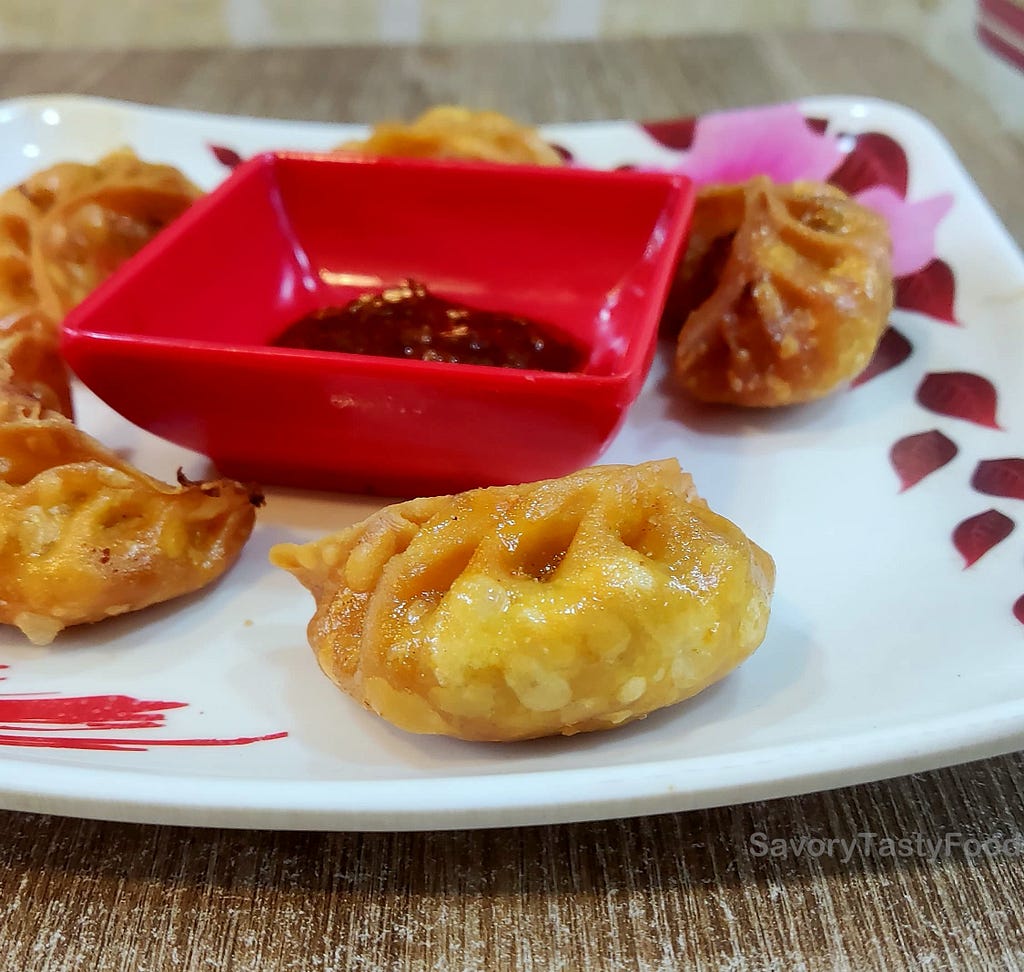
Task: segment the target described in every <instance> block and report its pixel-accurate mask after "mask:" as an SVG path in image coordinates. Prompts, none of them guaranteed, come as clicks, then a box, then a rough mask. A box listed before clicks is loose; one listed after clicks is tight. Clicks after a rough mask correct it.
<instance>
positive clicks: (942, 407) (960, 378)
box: [917, 371, 1000, 429]
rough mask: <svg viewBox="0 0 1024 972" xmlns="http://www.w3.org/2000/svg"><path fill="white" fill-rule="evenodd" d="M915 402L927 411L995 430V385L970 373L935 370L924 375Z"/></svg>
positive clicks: (996, 426)
mask: <svg viewBox="0 0 1024 972" xmlns="http://www.w3.org/2000/svg"><path fill="white" fill-rule="evenodd" d="M917 401H918V403H919V404H921V405H923V406H924V407H925V408H927V409H928V410H929V411H932V412H937V413H938V414H939V415H950V416H952V417H953V418H960V419H963V420H964V421H966V422H974V423H975V424H976V425H983V426H985V427H986V428H989V429H998V428H999V427H1000V426H999V424H998V423H997V422H996V406H997V404H998V396H997V395H996V389H995V386H994V385H993V384H992V382H990V381H989V380H988V379H987V378H983V377H982V376H981V375H976V374H973V373H972V372H970V371H936V372H931V373H930V374H927V375H925V376H924V379H923V380H922V382H921V384H920V385H919V386H918V389H917Z"/></svg>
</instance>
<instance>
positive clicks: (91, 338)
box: [63, 153, 693, 495]
mask: <svg viewBox="0 0 1024 972" xmlns="http://www.w3.org/2000/svg"><path fill="white" fill-rule="evenodd" d="M692 206H693V190H692V187H691V186H690V184H689V182H688V181H687V180H686V179H685V177H682V176H672V175H663V174H651V173H632V172H597V171H590V170H582V169H571V168H565V169H559V168H541V167H527V166H498V165H478V164H469V163H466V164H459V163H450V162H446V163H439V162H431V161H422V160H417V161H411V160H404V159H403V160H399V159H361V158H352V157H343V156H313V155H303V154H290V153H278V154H266V155H261V156H258V157H256V158H254V159H252V160H250V161H249V162H247V163H245V164H244V165H242V166H240V167H239V168H238V169H236V170H235V172H234V173H233V174H232V175H231V176H230V177H229V178H228V179H227V180H226V181H225V182H224V183H223V184H222V185H221V186H220V187H219V188H218V189H216V190H215V191H214V192H212V193H211V194H210V195H209V196H207V197H205V198H203V199H201V200H200V201H199V202H197V203H196V204H195V205H194V206H193V207H192V208H191V209H189V210H188V211H187V212H186V213H185V214H184V215H183V216H182V217H180V218H179V219H178V220H177V221H176V222H175V223H174V224H173V225H172V226H171V227H169V228H168V229H167V230H165V231H164V232H163V233H161V234H160V235H159V236H158V237H157V238H156V239H155V240H154V241H153V242H152V243H150V244H149V245H147V246H146V247H145V248H144V249H143V250H142V251H141V252H140V253H139V254H137V255H136V256H135V257H134V258H132V259H131V260H130V261H128V263H126V264H125V265H124V266H123V267H122V268H121V270H119V271H118V272H117V273H116V274H115V275H114V276H113V277H112V278H111V279H110V280H109V281H107V283H105V284H104V285H103V286H101V287H100V288H98V289H97V290H96V291H95V292H94V293H93V294H92V295H91V296H90V297H89V298H88V299H86V300H85V301H84V302H83V303H82V304H80V305H79V306H78V307H77V308H76V309H75V310H74V311H73V312H72V313H71V314H70V315H69V316H68V317H67V319H66V321H65V323H64V337H63V350H64V353H65V356H66V358H67V360H68V362H69V363H70V365H71V367H72V368H73V369H74V370H75V372H76V373H77V374H78V375H79V377H80V378H81V379H82V380H83V381H84V382H85V383H86V384H87V385H88V386H89V387H90V388H92V389H93V390H94V391H95V392H96V393H97V394H98V395H99V396H100V397H101V398H103V399H104V400H105V401H106V402H108V403H109V404H110V405H111V406H112V407H113V408H114V409H116V410H117V411H118V412H120V413H121V414H122V415H124V416H125V417H126V418H127V419H129V420H130V421H132V422H134V423H135V424H136V425H139V426H141V427H142V428H144V429H147V430H149V431H150V432H153V433H155V434H156V435H159V436H162V437H164V438H166V439H169V440H171V441H172V442H176V443H178V444H180V445H183V446H186V447H188V448H190V449H194V450H196V451H199V452H202V453H205V454H206V455H208V456H210V458H211V459H213V461H214V462H215V463H216V464H217V466H218V467H219V469H220V470H221V472H222V473H224V474H225V475H229V476H234V477H236V478H239V479H251V480H258V481H260V482H263V483H267V484H284V485H292V486H302V487H312V488H320V489H344V490H349V491H354V492H375V493H382V494H387V495H410V494H428V493H439V492H447V491H453V490H460V489H464V488H468V487H471V486H481V485H492V484H500V483H510V482H523V481H527V480H533V479H540V478H547V477H553V476H561V475H564V474H566V473H568V472H570V471H572V470H574V469H577V468H579V467H581V466H584V465H587V464H589V463H592V462H593V461H594V460H595V459H597V457H598V456H599V455H600V453H601V451H602V450H603V449H604V448H605V446H606V445H607V444H608V442H609V440H610V439H611V437H612V436H613V435H614V433H615V431H616V430H617V429H618V427H619V425H620V424H621V422H622V419H623V418H624V416H625V413H626V410H627V408H628V407H629V405H630V404H631V403H632V402H633V400H634V399H635V398H636V396H637V394H638V393H639V391H640V388H641V385H642V384H643V380H644V377H645V376H646V374H647V371H648V369H649V367H650V363H651V358H652V355H653V350H654V345H655V340H656V335H657V327H658V318H659V316H660V314H661V310H662V307H663V304H664V301H665V297H666V293H667V289H668V286H669V283H670V280H671V276H672V273H673V268H674V266H675V262H676V259H677V257H678V255H679V251H680V248H681V246H682V243H683V240H684V236H685V233H686V230H687V228H688V225H689V219H690V214H691V211H692ZM403 279H412V280H415V281H418V282H421V283H423V284H425V285H426V286H427V287H428V288H429V290H430V292H431V293H432V294H435V295H437V296H439V297H442V298H445V299H447V300H450V301H455V302H458V303H461V304H465V305H468V306H470V307H473V308H478V309H481V310H492V311H501V312H503V313H507V314H510V315H515V316H520V317H524V318H529V319H532V320H535V321H538V322H548V323H550V324H551V325H553V326H554V327H555V328H556V329H557V331H558V333H560V334H562V335H565V336H566V337H567V338H569V339H570V340H572V341H573V342H575V343H577V344H579V345H581V346H582V348H583V351H584V355H583V356H584V359H585V360H584V363H583V365H582V367H581V368H580V369H579V370H578V371H574V372H569V373H557V372H547V371H533V370H515V369H511V368H499V367H493V366H489V365H469V364H450V363H443V362H436V361H419V360H403V359H399V358H389V357H377V356H371V355H362V354H342V353H336V352H322V351H308V350H297V349H290V348H278V347H271V346H269V342H271V341H272V340H273V339H274V338H275V337H276V336H277V335H279V334H280V333H281V332H282V331H283V330H284V329H285V328H286V327H287V326H288V325H289V324H291V323H292V322H294V321H296V320H298V319H299V318H302V317H304V316H306V315H308V314H310V313H312V312H314V311H316V310H318V309H322V308H326V307H338V306H342V305H345V304H347V303H348V302H349V301H351V300H353V299H354V298H355V297H357V296H359V295H361V294H363V293H367V292H374V291H380V290H381V289H383V288H385V287H388V286H392V285H394V284H395V283H397V282H398V281H401V280H403Z"/></svg>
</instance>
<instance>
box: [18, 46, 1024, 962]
mask: <svg viewBox="0 0 1024 972" xmlns="http://www.w3.org/2000/svg"><path fill="white" fill-rule="evenodd" d="M69 91H74V92H80V93H83V94H97V95H106V96H109V97H118V98H125V99H130V100H137V101H143V102H149V103H153V104H164V105H177V106H181V107H187V108H201V109H206V110H211V111H224V112H239V113H249V114H257V115H269V116H281V117H292V118H309V119H337V120H346V121H370V120H374V119H377V118H380V117H382V116H386V115H410V114H412V113H413V112H416V111H418V110H420V109H421V108H423V107H425V106H427V105H429V104H432V103H435V102H439V101H457V102H465V103H473V104H479V105H484V104H488V105H492V106H494V107H497V108H499V109H502V110H505V111H508V112H510V113H512V114H515V115H518V116H520V117H522V118H525V119H528V120H531V121H535V122H544V121H558V120H583V119H600V118H610V117H642V118H659V117H673V116H679V115H686V114H692V113H695V112H698V111H707V110H709V109H713V108H721V107H728V106H735V105H741V104H750V103H756V102H762V101H769V100H776V99H784V98H792V97H797V96H802V95H810V94H827V93H860V94H865V95H875V96H878V97H884V98H889V99H891V100H895V101H901V102H903V103H905V104H907V105H909V106H911V107H913V108H915V109H917V110H918V111H921V112H922V113H923V114H925V115H926V116H928V117H929V118H931V119H932V121H934V122H935V124H936V125H937V126H938V127H939V128H940V129H941V130H942V131H943V133H944V134H945V135H946V137H947V138H948V139H949V140H950V141H951V142H952V143H953V145H954V147H955V148H956V149H957V151H958V152H959V153H960V155H961V158H963V160H964V161H965V164H966V165H967V168H968V169H969V170H970V171H971V173H972V174H973V175H974V177H975V179H976V180H977V181H978V182H979V184H980V186H981V188H982V190H983V191H984V192H985V193H986V195H987V196H988V197H989V199H990V200H991V201H992V202H993V204H994V206H995V208H996V209H997V211H998V212H999V213H1000V215H1001V216H1002V218H1003V219H1004V221H1005V222H1006V223H1007V225H1008V227H1009V228H1010V230H1011V232H1012V233H1014V234H1015V235H1016V237H1017V239H1018V240H1024V196H1022V195H1021V194H1020V193H1019V190H1018V188H1017V185H1018V181H1019V176H1020V172H1021V171H1022V170H1024V169H1022V163H1024V146H1022V145H1021V143H1020V142H1019V141H1017V140H1015V139H1013V138H1011V137H1010V136H1008V135H1006V134H1005V133H1003V132H1001V131H1000V130H999V128H998V125H997V123H996V119H995V116H994V115H993V113H992V112H991V111H990V110H989V108H988V107H987V106H986V105H985V104H983V103H982V102H981V101H980V100H979V99H978V98H977V97H975V96H973V95H972V94H970V93H968V92H967V91H965V90H964V89H963V88H962V87H960V86H959V85H958V84H957V83H956V82H955V81H954V80H953V79H952V78H951V77H950V76H949V75H948V74H946V73H945V72H943V71H942V70H940V69H939V68H937V67H936V66H934V65H933V64H931V63H930V62H928V61H927V60H926V59H925V58H924V57H923V56H922V55H921V54H920V53H918V52H917V51H916V50H915V49H914V48H912V47H910V46H908V45H907V44H906V43H904V42H902V41H898V40H895V39H892V38H887V37H883V36H875V35H867V34H852V35H845V36H819V35H813V34H773V35H764V36H758V37H743V36H739V37H714V38H699V39H677V40H663V41H635V42H607V43H599V44H585V45H504V46H500V47H493V46H492V47H467V48H451V49H441V48H388V49H385V48H357V49H349V50H324V49H314V50H300V49H288V50H272V51H209V50H202V51H178V52H173V51H171V52H168V51H153V52H139V51H136V52H124V51H121V52H107V53H103V52H51V53H43V54H31V53H19V54H9V55H5V57H4V71H3V72H2V77H0V97H12V96H17V95H23V94H31V93H40V92H69ZM1022 798H1024V758H1022V756H1021V755H1020V754H1017V755H1013V756H1007V757H1004V758H1001V759H993V760H986V761H983V762H978V763H973V764H969V765H966V766H961V767H957V768H954V769H951V770H945V771H941V772H936V773H928V774H922V775H918V776H913V777H905V778H902V779H899V780H895V781H891V782H886V783H878V784H872V785H868V786H861V787H855V788H849V789H845V790H837V791H834V792H830V793H823V794H816V795H810V796H806V797H802V798H796V799H786V800H776V801H772V802H769V803H756V804H750V805H746V806H739V807H731V808H723V809H718V810H709V811H700V812H691V813H681V814H673V815H666V816H660V817H652V818H648V819H639V820H622V821H609V822H604V823H596V824H580V825H573V826H562V827H537V828H524V829H517V830H494V831H484V832H455V833H421V834H397V835H387V834H369V835H360V834H316V833H313V834H293V833H279V834H278V833H252V832H235V831H219V830H202V829H185V828H182V829H174V828H165V827H146V826H135V825H123V824H106V823H97V822H90V821H80V820H72V819H60V818H53V817H44V816H36V815H31V814H15V813H0V832H2V833H3V835H4V839H3V841H2V843H0V969H3V970H18V972H37V970H38V972H43V970H45V972H64V970H68V972H70V970H79V969H94V970H97V972H107V970H111V972H113V970H117V972H149V970H163V969H174V970H187V972H200V970H204V972H206V970H227V969H231V970H237V972H246V970H267V969H281V970H299V969H302V970H332V969H340V968H353V969H363V970H370V969H390V968H396V969H397V968H410V969H436V970H441V972H444V970H477V969H479V970H488V972H490V970H504V969H510V970H524V972H533V970H537V972H540V970H563V969H564V970H581V969H606V968H607V969H623V970H631V969H636V970H643V972H654V970H659V972H661V970H664V972H669V970H676V969H682V968H694V969H719V968H728V969H732V970H735V972H745V970H776V969H777V970H789V969H836V970H846V969H849V970H860V969H866V968H885V969H892V970H899V969H915V970H916V969H921V968H936V969H949V968H965V969H973V968H1011V967H1019V966H1022V965H1024V938H1022V931H1021V930H1022V928H1024V868H1022V866H1021V864H1022V860H1024V810H1022V803H1024V799H1022ZM864 834H872V835H874V836H873V838H870V839H869V838H867V837H864V836H861V837H858V835H864ZM757 835H763V839H764V840H769V839H775V840H782V841H786V840H800V839H801V838H802V837H803V838H822V839H834V840H845V841H854V842H855V846H854V849H853V852H852V853H851V855H850V859H849V860H848V861H846V862H844V861H843V860H842V856H843V851H842V849H838V850H836V852H835V853H834V854H833V856H814V855H812V854H804V855H802V856H799V857H797V856H794V855H793V853H792V852H790V853H788V854H787V855H786V856H771V855H769V856H758V849H759V847H760V845H759V844H757V843H756V841H757V840H758V839H760V838H758V837H757ZM917 835H920V836H921V838H922V839H929V840H932V841H942V840H943V839H944V838H946V836H947V835H957V836H956V837H955V838H951V843H955V842H956V841H957V840H959V841H960V842H963V841H966V840H968V839H971V838H974V839H989V838H995V837H999V838H1001V839H1002V840H1003V842H1004V843H1003V845H1002V846H1001V847H1000V848H999V849H998V850H997V851H995V852H991V853H981V854H979V855H976V856H971V855H970V854H969V853H967V851H966V850H964V849H963V848H962V847H956V846H950V847H949V848H948V851H947V850H946V849H942V850H941V852H940V853H938V854H937V855H936V859H935V860H929V859H927V858H925V857H922V856H920V855H912V856H903V857H898V856H885V855H884V854H883V853H882V852H880V850H879V848H880V847H881V846H882V840H883V838H886V837H889V838H903V839H907V840H911V839H916V837H917ZM869 840H870V841H871V842H869Z"/></svg>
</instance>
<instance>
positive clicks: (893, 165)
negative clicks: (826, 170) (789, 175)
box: [828, 132, 907, 197]
mask: <svg viewBox="0 0 1024 972" xmlns="http://www.w3.org/2000/svg"><path fill="white" fill-rule="evenodd" d="M828 181H829V182H831V183H832V185H834V186H838V187H839V188H840V189H842V190H844V191H845V192H848V193H849V194H850V195H853V194H854V193H857V192H860V191H861V190H862V189H870V188H871V187H872V186H888V187H889V188H890V189H893V190H894V191H895V192H898V193H899V194H900V195H901V196H903V197H906V195H907V156H906V154H905V153H904V151H903V149H902V148H901V146H900V144H899V142H897V141H895V140H894V139H892V138H890V137H889V136H888V135H882V134H881V133H880V132H865V133H864V134H863V135H858V136H856V142H855V144H854V146H853V149H852V150H851V151H850V153H849V155H847V156H846V159H845V160H844V161H843V163H842V165H840V166H839V168H838V169H836V171H835V172H833V173H832V175H831V176H830V177H829V180H828Z"/></svg>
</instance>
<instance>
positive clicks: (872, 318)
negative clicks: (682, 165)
mask: <svg viewBox="0 0 1024 972" xmlns="http://www.w3.org/2000/svg"><path fill="white" fill-rule="evenodd" d="M892 299H893V284H892V270H891V243H890V239H889V233H888V228H887V226H886V223H885V221H884V220H883V219H882V217H881V216H879V215H877V214H876V213H874V212H872V211H871V210H869V209H867V208H865V207H864V206H861V205H860V204H859V203H857V202H855V201H854V200H852V199H850V198H849V197H848V196H847V195H846V194H845V193H843V192H842V191H841V190H839V189H836V188H834V187H833V186H829V185H824V184H820V183H812V182H796V183H793V184H791V185H775V184H773V183H772V182H771V181H770V180H769V179H767V178H765V177H763V176H762V177H758V178H756V179H753V180H751V181H750V182H748V183H746V184H744V185H735V186H712V187H709V188H707V189H704V190H702V191H701V192H700V194H699V196H698V199H697V206H696V210H695V212H694V220H693V226H692V230H691V237H690V244H689V247H688V249H687V252H686V254H685V257H684V259H683V261H682V263H681V264H680V269H679V273H678V277H677V281H676V285H675V287H674V289H673V294H672V296H671V297H670V300H669V309H668V311H667V313H666V318H667V319H668V320H669V321H670V322H674V326H675V327H677V328H678V327H679V326H680V324H681V330H680V331H679V336H678V342H677V347H676V356H675V366H674V372H675V377H676V380H677V381H678V383H679V384H680V385H681V386H682V387H683V388H684V389H685V390H686V392H687V393H688V394H690V395H691V396H693V397H694V398H697V399H699V400H701V401H708V402H727V403H731V404H735V405H751V406H775V405H789V404H793V403H796V402H806V401H810V400H812V399H816V398H820V397H821V396H823V395H827V394H828V393H829V392H831V391H833V390H834V389H835V388H837V387H838V386H839V385H841V384H842V383H843V382H845V381H848V380H849V379H851V378H854V377H856V375H858V374H859V373H860V372H861V371H863V370H864V368H865V366H866V365H867V363H868V361H869V360H870V359H871V355H872V353H873V352H874V349H875V347H876V346H877V344H878V340H879V338H880V337H881V335H882V332H883V331H884V330H885V327H886V324H887V322H888V317H889V311H890V310H891V308H892Z"/></svg>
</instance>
